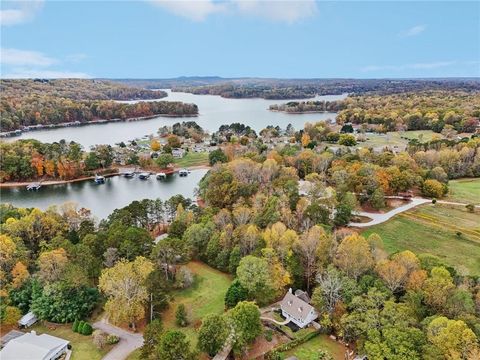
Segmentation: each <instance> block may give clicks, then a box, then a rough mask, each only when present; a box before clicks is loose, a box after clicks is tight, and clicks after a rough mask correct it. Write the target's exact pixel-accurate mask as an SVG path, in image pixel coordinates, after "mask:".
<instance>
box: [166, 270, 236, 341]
mask: <svg viewBox="0 0 480 360" xmlns="http://www.w3.org/2000/svg"><path fill="white" fill-rule="evenodd" d="M187 267H188V268H189V269H190V270H191V271H192V272H193V273H194V274H195V283H194V285H193V286H192V287H190V288H189V289H186V290H180V291H175V292H174V293H173V296H174V299H173V301H172V302H171V305H170V307H169V308H168V309H167V310H166V311H165V312H164V313H163V314H162V321H163V324H164V326H165V328H166V329H172V328H173V329H179V330H181V331H183V332H184V333H185V335H187V336H188V338H189V339H190V341H191V343H192V345H196V343H197V334H196V332H197V328H198V326H199V324H200V320H201V319H202V318H203V317H205V315H207V314H221V313H222V312H223V310H224V307H225V306H224V297H225V293H226V292H227V289H228V287H229V286H230V283H231V278H230V276H229V275H227V274H224V273H222V272H220V271H218V270H215V269H213V268H211V267H209V266H208V265H205V264H203V263H200V262H195V261H192V262H190V263H189V264H188V265H187ZM179 304H184V305H185V307H186V310H187V313H188V315H189V316H188V319H189V322H190V325H189V326H187V327H184V328H179V327H178V326H177V325H176V324H175V310H176V309H177V306H178V305H179Z"/></svg>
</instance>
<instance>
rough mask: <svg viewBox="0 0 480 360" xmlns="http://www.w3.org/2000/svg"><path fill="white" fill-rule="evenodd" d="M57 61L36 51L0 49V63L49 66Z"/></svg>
mask: <svg viewBox="0 0 480 360" xmlns="http://www.w3.org/2000/svg"><path fill="white" fill-rule="evenodd" d="M56 62H57V60H56V59H53V58H51V57H48V56H46V55H44V54H42V53H41V52H38V51H30V50H19V49H6V48H2V49H0V63H2V64H4V65H13V66H25V65H33V66H50V65H52V64H55V63H56Z"/></svg>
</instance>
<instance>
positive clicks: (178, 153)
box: [172, 148, 185, 159]
mask: <svg viewBox="0 0 480 360" xmlns="http://www.w3.org/2000/svg"><path fill="white" fill-rule="evenodd" d="M172 155H173V157H174V158H176V159H181V158H183V157H184V156H185V150H184V149H180V148H175V149H172Z"/></svg>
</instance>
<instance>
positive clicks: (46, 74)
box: [1, 68, 91, 79]
mask: <svg viewBox="0 0 480 360" xmlns="http://www.w3.org/2000/svg"><path fill="white" fill-rule="evenodd" d="M1 77H2V79H32V78H40V79H60V78H80V79H87V78H91V76H90V75H88V74H86V73H83V72H73V71H59V70H36V69H23V68H16V69H13V70H12V71H11V72H9V73H7V74H2V76H1Z"/></svg>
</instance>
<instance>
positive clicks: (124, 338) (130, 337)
mask: <svg viewBox="0 0 480 360" xmlns="http://www.w3.org/2000/svg"><path fill="white" fill-rule="evenodd" d="M93 327H94V328H95V329H100V330H102V331H104V332H106V333H109V334H114V335H117V336H118V337H119V338H120V341H119V343H118V344H117V345H115V347H114V348H113V349H112V350H110V351H109V352H108V354H107V355H105V356H104V357H103V358H102V360H124V359H126V358H127V356H128V355H129V354H130V353H131V352H133V351H134V350H136V349H138V348H139V347H141V346H142V345H143V336H142V334H134V333H131V332H129V331H126V330H123V329H121V328H119V327H116V326H113V325H112V324H110V323H109V322H108V321H107V320H105V319H102V320H101V321H98V322H96V323H95V324H93Z"/></svg>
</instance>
